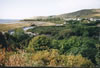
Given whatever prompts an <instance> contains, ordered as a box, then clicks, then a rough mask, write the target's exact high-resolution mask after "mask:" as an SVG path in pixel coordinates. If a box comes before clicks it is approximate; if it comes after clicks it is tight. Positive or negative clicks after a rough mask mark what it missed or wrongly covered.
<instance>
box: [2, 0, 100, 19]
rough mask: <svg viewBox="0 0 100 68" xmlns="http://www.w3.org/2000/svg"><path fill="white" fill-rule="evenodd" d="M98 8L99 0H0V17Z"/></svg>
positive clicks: (19, 16)
mask: <svg viewBox="0 0 100 68" xmlns="http://www.w3.org/2000/svg"><path fill="white" fill-rule="evenodd" d="M93 8H100V0H0V19H22V18H28V17H33V16H48V15H58V14H63V13H69V12H74V11H77V10H81V9H93Z"/></svg>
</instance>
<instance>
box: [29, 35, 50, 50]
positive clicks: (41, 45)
mask: <svg viewBox="0 0 100 68" xmlns="http://www.w3.org/2000/svg"><path fill="white" fill-rule="evenodd" d="M50 47H51V46H50V38H48V37H47V36H45V35H40V36H36V37H34V38H33V39H32V40H31V41H30V42H29V45H28V48H29V49H30V48H33V49H35V50H45V49H48V48H50Z"/></svg>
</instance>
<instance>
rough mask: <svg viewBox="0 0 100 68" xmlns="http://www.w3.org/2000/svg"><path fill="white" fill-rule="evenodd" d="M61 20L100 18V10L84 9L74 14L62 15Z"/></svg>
mask: <svg viewBox="0 0 100 68" xmlns="http://www.w3.org/2000/svg"><path fill="white" fill-rule="evenodd" d="M56 17H60V18H100V9H84V10H80V11H76V12H72V13H67V14H61V15H58V16H56Z"/></svg>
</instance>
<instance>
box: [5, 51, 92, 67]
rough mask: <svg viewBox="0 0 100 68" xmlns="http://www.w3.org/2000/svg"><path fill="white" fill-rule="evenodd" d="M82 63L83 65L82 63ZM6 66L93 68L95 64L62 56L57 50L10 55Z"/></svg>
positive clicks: (76, 57)
mask: <svg viewBox="0 0 100 68" xmlns="http://www.w3.org/2000/svg"><path fill="white" fill-rule="evenodd" d="M80 62H81V63H80ZM5 65H6V66H35V67H39V66H66V67H88V68H90V67H93V66H94V65H93V63H92V62H91V61H90V60H88V59H86V58H83V57H82V56H81V55H77V56H74V55H60V54H59V51H58V50H57V49H50V50H44V51H37V52H35V53H26V52H21V53H18V54H17V53H16V54H13V55H10V56H9V58H8V60H7V61H6V62H5Z"/></svg>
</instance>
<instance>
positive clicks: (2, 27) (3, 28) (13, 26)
mask: <svg viewBox="0 0 100 68" xmlns="http://www.w3.org/2000/svg"><path fill="white" fill-rule="evenodd" d="M25 26H30V24H28V23H17V24H0V31H8V30H11V29H16V28H20V27H25Z"/></svg>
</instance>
